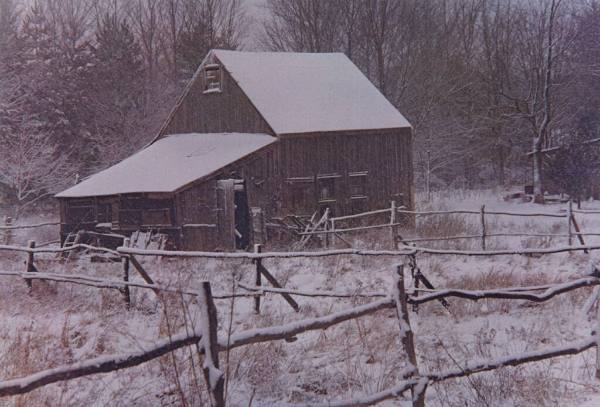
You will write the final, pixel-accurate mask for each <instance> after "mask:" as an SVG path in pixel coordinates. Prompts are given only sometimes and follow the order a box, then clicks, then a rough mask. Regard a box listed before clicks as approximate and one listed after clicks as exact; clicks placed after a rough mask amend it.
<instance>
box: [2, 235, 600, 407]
mask: <svg viewBox="0 0 600 407" xmlns="http://www.w3.org/2000/svg"><path fill="white" fill-rule="evenodd" d="M125 243H127V241H125ZM28 246H35V244H33V245H31V244H30V245H28ZM0 249H1V250H12V251H16V252H20V253H23V254H27V263H26V269H25V271H24V272H18V271H0V277H2V276H4V277H17V278H22V279H24V280H25V281H29V282H31V281H32V280H36V279H45V280H50V281H55V282H58V283H73V284H78V285H85V286H90V287H93V288H99V289H101V288H105V289H117V290H120V291H122V292H123V290H124V289H125V288H127V289H129V288H138V289H150V290H152V291H154V292H155V293H157V298H158V299H159V300H162V297H161V296H160V295H159V293H161V292H165V293H176V294H179V295H190V296H195V297H197V298H198V304H199V306H200V308H201V312H200V315H201V321H200V322H201V323H200V324H199V326H198V327H197V328H196V329H192V330H191V331H190V329H189V328H188V329H186V331H187V332H185V333H180V334H177V335H173V336H170V337H168V338H163V339H159V340H157V341H156V342H154V343H152V344H150V345H148V346H145V347H144V349H141V350H137V351H134V352H129V353H123V354H115V355H105V356H101V357H97V358H92V359H89V360H84V361H80V362H75V363H72V364H67V365H64V366H60V367H57V368H53V369H48V370H43V371H40V372H37V373H35V374H32V375H29V376H25V377H21V378H16V379H10V380H5V381H0V397H2V396H12V395H18V394H25V393H27V392H30V391H32V390H34V389H37V388H40V387H43V386H46V385H48V384H51V383H57V382H61V381H66V380H71V379H74V378H79V377H85V376H90V375H94V374H98V373H107V372H112V371H116V370H120V369H124V368H129V367H133V366H137V365H140V364H143V363H146V362H148V361H151V360H153V359H156V358H158V357H160V356H163V355H165V354H168V353H170V352H173V351H175V350H177V349H181V348H184V347H187V346H192V345H193V346H196V347H197V350H198V353H199V354H202V355H204V358H205V361H204V363H203V365H202V369H203V372H204V376H205V380H206V383H207V388H208V391H209V395H210V398H211V402H212V405H215V406H223V405H224V403H225V400H224V397H223V391H224V390H223V382H224V373H223V371H221V370H220V367H219V352H228V351H230V350H232V349H236V348H239V347H243V346H247V345H251V344H256V343H267V342H271V341H277V340H292V339H294V338H295V337H296V336H297V335H300V334H304V333H306V332H310V331H315V330H323V329H327V328H329V327H332V326H335V325H337V324H340V323H342V322H345V321H350V320H353V319H356V318H362V317H366V316H369V315H372V314H374V313H377V312H381V311H384V310H395V313H396V317H397V319H398V327H399V336H400V343H401V344H402V352H403V353H404V354H405V355H406V360H407V361H408V363H407V365H408V367H407V369H406V370H405V371H403V372H402V374H401V375H400V377H401V380H400V381H399V382H398V383H396V384H395V385H394V386H392V387H390V388H389V389H386V390H383V391H380V392H377V393H373V394H370V395H365V396H362V397H358V398H353V399H349V400H341V401H331V402H325V403H323V404H316V405H323V406H348V407H350V406H352V407H355V406H367V405H373V404H376V403H379V402H381V401H384V400H389V399H396V398H398V397H400V396H403V395H404V393H406V392H408V391H411V392H412V397H411V399H412V403H413V406H414V407H421V406H424V402H425V393H426V389H427V387H428V386H431V385H434V384H435V383H439V382H442V381H445V380H449V379H455V378H460V377H466V376H469V375H472V374H477V373H480V372H485V371H492V370H495V369H498V368H500V367H504V366H518V365H521V364H524V363H530V362H536V361H541V360H545V359H549V358H555V357H558V356H565V355H576V354H579V353H581V352H585V351H587V350H589V349H591V348H595V349H596V357H597V361H598V362H600V333H598V332H595V333H594V334H593V336H592V337H590V338H586V339H584V340H581V341H577V342H572V343H568V344H564V345H561V346H557V347H553V348H549V349H544V350H538V351H534V352H527V353H521V354H515V355H509V356H504V357H501V358H496V359H489V360H483V361H476V362H470V363H468V364H467V365H466V366H465V367H464V368H461V369H449V370H445V371H441V372H427V371H422V370H421V369H419V366H418V359H417V357H416V352H417V351H418V349H415V347H414V339H413V335H414V334H413V332H412V329H411V324H410V318H409V311H408V304H413V306H416V305H419V304H424V303H427V302H430V301H440V300H443V299H448V298H455V299H460V300H472V301H478V300H481V299H503V300H519V301H532V302H545V301H549V300H551V299H553V298H554V297H556V296H559V295H563V294H566V293H569V292H572V291H574V290H578V289H581V288H584V287H600V275H596V274H594V275H589V276H586V277H582V278H578V279H575V280H572V281H567V282H563V283H554V284H546V285H537V286H528V287H505V288H497V289H493V290H458V289H432V288H429V289H421V288H418V287H416V286H415V287H414V288H410V287H405V279H404V267H403V266H398V267H397V268H395V269H394V270H393V276H394V279H393V284H391V285H390V287H389V289H388V291H387V292H364V293H361V292H356V293H348V292H345V293H344V292H337V291H319V290H316V291H314V290H313V291H308V290H296V289H287V288H284V287H282V286H277V285H275V286H274V287H264V286H262V285H261V283H260V282H261V280H260V279H259V278H256V279H254V278H252V282H253V283H255V284H256V283H259V284H256V285H251V284H248V283H244V282H239V283H238V284H237V288H238V289H241V290H242V291H244V292H238V290H237V289H235V290H234V291H233V292H230V293H212V291H211V287H210V283H209V282H202V283H201V287H200V289H198V290H193V289H180V288H177V287H169V286H165V285H161V284H157V283H155V282H153V281H152V279H151V277H150V276H149V275H148V273H147V272H146V271H145V270H144V269H143V267H142V266H141V265H140V264H139V262H138V261H137V260H136V259H135V256H171V257H180V258H222V259H249V260H253V262H254V264H255V267H256V273H257V276H259V275H262V276H265V277H266V275H267V274H269V275H270V273H269V271H268V270H266V268H265V266H264V264H263V263H262V260H264V259H267V258H289V257H323V256H329V255H360V256H369V255H387V256H400V257H404V256H410V259H411V261H412V263H411V268H414V267H416V255H417V254H419V253H429V254H454V255H467V256H471V255H476V256H494V255H507V254H510V255H513V254H527V253H540V254H549V253H560V252H567V251H572V250H584V249H589V250H592V249H594V250H597V249H600V245H598V246H575V247H572V246H565V247H559V248H554V249H536V250H532V249H523V250H516V251H515V250H511V251H508V250H504V251H497V250H496V251H490V250H487V251H459V250H437V249H429V248H417V247H411V248H406V250H395V251H363V250H353V249H352V250H328V251H321V252H289V253H277V252H275V253H268V252H265V253H261V251H260V248H259V247H257V248H256V249H255V251H254V252H253V253H207V252H175V251H164V250H142V249H134V248H129V247H120V248H118V249H117V250H116V251H113V250H108V249H102V248H95V247H91V246H87V245H79V246H77V247H72V248H64V249H60V250H58V249H53V250H48V249H46V250H44V249H39V248H35V247H19V246H0ZM80 249H94V250H100V251H106V252H108V253H111V254H116V255H118V256H120V257H121V258H122V260H123V261H122V264H123V270H127V272H126V273H125V274H124V277H126V278H124V280H115V279H105V278H100V277H93V276H83V275H73V274H64V273H63V274H60V273H46V272H41V271H39V270H38V269H37V268H36V267H35V264H34V262H35V255H36V254H38V253H62V252H65V251H69V250H80ZM129 264H132V265H133V267H134V268H135V269H136V270H137V271H138V273H139V274H140V276H141V277H142V279H143V280H144V281H145V283H139V282H132V281H129V272H128V270H129ZM412 271H414V270H412ZM418 272H419V273H420V270H418ZM271 278H273V279H274V277H273V276H272V275H271ZM268 280H269V281H270V282H272V280H270V279H269V278H268ZM275 282H276V280H275ZM414 283H415V284H416V283H417V280H416V279H415V280H414ZM127 294H128V292H127ZM265 295H282V296H285V297H284V298H285V299H286V301H288V302H290V301H289V299H290V298H291V297H294V296H302V297H325V298H327V297H329V298H352V297H354V298H371V299H373V300H372V301H371V302H368V303H366V304H362V305H358V306H353V307H349V308H345V309H342V310H340V311H337V312H333V313H330V314H328V315H324V316H320V317H314V318H305V319H300V320H297V321H294V322H289V323H284V324H281V325H275V326H270V327H263V328H253V329H246V330H242V331H240V332H235V333H232V334H231V335H227V336H226V337H223V336H221V337H219V336H218V335H217V326H216V325H217V324H216V312H217V308H216V306H215V305H214V303H213V299H219V298H221V299H225V298H234V297H240V298H249V299H251V298H254V299H256V298H258V297H260V296H265ZM592 296H594V298H593V299H594V301H597V300H598V297H597V293H596V291H595V292H594V294H593V295H592ZM376 298H378V299H376ZM590 298H591V297H590ZM292 301H293V299H292ZM588 302H589V301H588ZM290 305H292V303H291V302H290ZM296 305H297V304H296ZM292 306H293V305H292ZM294 309H295V310H297V309H296V308H294ZM256 310H257V312H260V302H259V303H258V307H257V309H256ZM597 366H598V367H597V370H596V375H597V376H598V377H600V364H597Z"/></svg>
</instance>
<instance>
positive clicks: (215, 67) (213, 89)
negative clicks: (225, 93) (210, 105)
mask: <svg viewBox="0 0 600 407" xmlns="http://www.w3.org/2000/svg"><path fill="white" fill-rule="evenodd" d="M220 92H221V66H220V65H219V64H208V65H205V66H204V93H220Z"/></svg>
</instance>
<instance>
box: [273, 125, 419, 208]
mask: <svg viewBox="0 0 600 407" xmlns="http://www.w3.org/2000/svg"><path fill="white" fill-rule="evenodd" d="M279 155H280V161H281V172H282V181H283V187H284V195H283V197H284V200H283V204H282V205H283V212H284V213H285V214H287V213H294V212H295V213H298V210H301V211H303V212H304V213H300V214H303V215H308V214H310V213H312V212H311V211H314V208H315V207H317V206H321V207H327V206H328V207H330V208H331V210H332V211H333V213H334V214H335V215H342V214H349V213H356V212H361V211H367V210H370V209H381V208H383V207H386V206H388V205H389V203H390V201H391V200H395V201H396V202H397V204H398V205H406V206H407V207H410V208H412V207H413V206H414V197H413V187H412V183H413V170H412V140H411V130H410V129H396V130H385V131H374V130H373V131H360V132H347V133H335V134H331V133H324V134H311V135H299V136H286V137H282V138H281V140H280V152H279ZM361 174H366V175H361ZM311 178H312V179H313V180H312V181H309V179H311ZM328 179H329V180H330V181H327V180H328ZM358 180H360V181H358ZM357 181H358V182H357ZM328 182H329V185H328ZM353 183H354V184H353ZM356 183H358V184H364V185H356ZM303 186H304V192H303V191H302V189H303ZM325 187H330V189H332V190H333V191H330V194H331V197H330V198H331V199H322V198H323V196H322V189H323V188H325ZM357 190H362V191H361V193H357ZM363 192H364V193H363ZM303 194H305V195H306V194H308V195H310V196H312V197H313V198H312V199H310V200H312V208H311V207H306V208H301V207H299V206H298V204H299V202H301V201H302V200H303V199H302V198H306V196H304V197H303V196H302V195H303ZM319 201H321V203H319Z"/></svg>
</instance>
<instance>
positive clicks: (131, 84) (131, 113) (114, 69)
mask: <svg viewBox="0 0 600 407" xmlns="http://www.w3.org/2000/svg"><path fill="white" fill-rule="evenodd" d="M92 65H93V66H92V68H91V69H90V72H89V76H88V82H89V84H90V86H91V88H92V90H93V94H94V101H93V104H94V106H95V111H96V117H95V128H96V131H97V136H96V137H97V139H98V140H99V141H100V144H99V146H98V149H99V151H98V152H99V156H98V160H97V162H96V165H97V166H105V165H106V164H110V163H112V162H114V161H115V160H118V159H120V158H122V157H123V155H124V154H128V153H130V152H131V151H130V150H129V149H128V148H127V147H128V146H131V148H136V147H137V146H138V144H139V143H138V141H139V140H138V137H137V136H138V133H137V127H138V126H136V123H137V122H138V120H139V113H140V111H141V110H142V109H141V106H142V104H143V100H142V97H143V96H142V95H143V94H144V92H143V89H144V77H145V75H144V67H143V61H142V56H141V49H140V46H139V45H138V43H137V41H136V39H135V37H134V35H133V33H132V32H131V29H130V27H129V25H128V23H127V21H126V20H120V19H119V18H118V16H117V15H115V14H109V13H107V14H106V15H104V17H103V18H102V19H101V20H100V22H99V23H98V26H97V28H96V44H95V47H94V48H93V64H92ZM132 139H133V140H132Z"/></svg>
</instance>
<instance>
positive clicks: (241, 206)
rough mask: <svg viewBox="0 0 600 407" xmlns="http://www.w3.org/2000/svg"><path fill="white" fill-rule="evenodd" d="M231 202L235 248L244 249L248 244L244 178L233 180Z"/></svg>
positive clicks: (249, 231)
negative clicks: (233, 210) (233, 207)
mask: <svg viewBox="0 0 600 407" xmlns="http://www.w3.org/2000/svg"><path fill="white" fill-rule="evenodd" d="M234 185H235V186H234V194H233V202H234V205H235V212H234V219H235V221H234V224H235V230H234V233H235V248H236V249H241V250H245V249H247V248H248V246H250V233H251V228H250V209H249V208H248V195H247V193H246V184H245V182H244V180H235V183H234Z"/></svg>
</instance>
